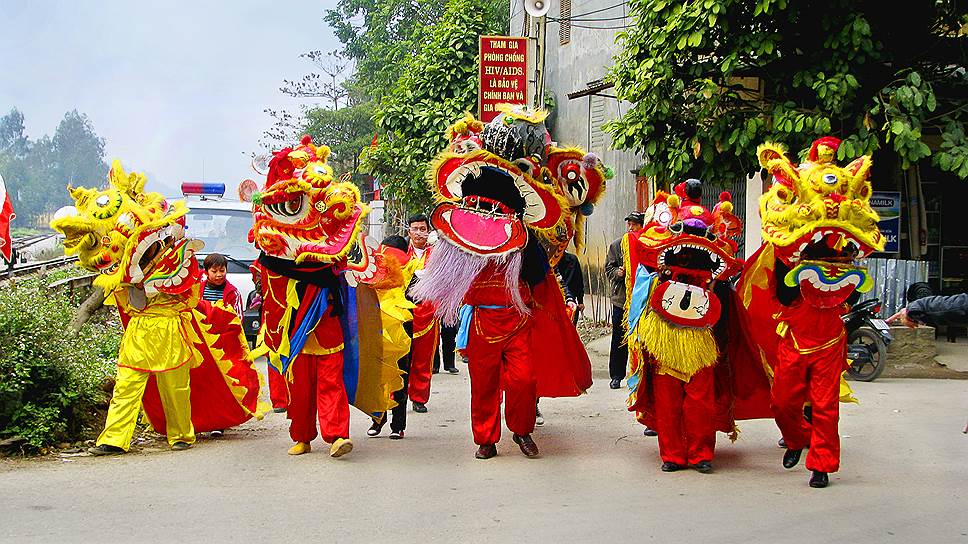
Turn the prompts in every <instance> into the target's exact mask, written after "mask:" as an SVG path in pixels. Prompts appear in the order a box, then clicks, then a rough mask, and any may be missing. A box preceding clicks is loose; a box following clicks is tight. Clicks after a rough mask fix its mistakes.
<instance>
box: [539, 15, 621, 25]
mask: <svg viewBox="0 0 968 544" xmlns="http://www.w3.org/2000/svg"><path fill="white" fill-rule="evenodd" d="M628 18H629V16H628V15H622V16H620V17H589V18H587V19H579V18H577V17H548V20H549V21H555V22H561V21H573V22H577V23H589V22H592V21H617V20H619V19H628Z"/></svg>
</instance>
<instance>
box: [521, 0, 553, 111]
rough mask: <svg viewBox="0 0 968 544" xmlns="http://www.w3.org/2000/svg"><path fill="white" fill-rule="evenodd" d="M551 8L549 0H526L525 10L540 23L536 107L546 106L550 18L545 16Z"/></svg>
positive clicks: (535, 71) (536, 59) (536, 55)
mask: <svg viewBox="0 0 968 544" xmlns="http://www.w3.org/2000/svg"><path fill="white" fill-rule="evenodd" d="M550 9H551V6H550V5H549V4H548V0H524V11H526V12H527V13H528V15H530V16H532V17H534V18H535V19H537V23H538V36H537V44H536V45H535V63H534V87H535V89H534V107H535V108H536V109H540V108H543V107H544V72H545V69H544V67H545V43H546V42H547V35H548V18H547V17H545V16H546V15H547V14H548V10H550Z"/></svg>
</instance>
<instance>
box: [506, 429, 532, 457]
mask: <svg viewBox="0 0 968 544" xmlns="http://www.w3.org/2000/svg"><path fill="white" fill-rule="evenodd" d="M511 439H512V440H514V443H515V444H517V445H518V447H519V448H521V453H523V454H524V455H525V456H527V457H537V456H538V445H537V444H535V443H534V440H532V439H531V435H530V434H526V435H524V436H521V435H517V434H515V435H512V436H511Z"/></svg>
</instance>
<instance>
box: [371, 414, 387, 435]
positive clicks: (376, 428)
mask: <svg viewBox="0 0 968 544" xmlns="http://www.w3.org/2000/svg"><path fill="white" fill-rule="evenodd" d="M386 422H387V420H386V418H385V417H384V418H383V419H381V420H380V421H374V422H373V425H370V428H369V429H367V430H366V436H376V435H378V434H380V431H382V430H383V426H384V425H386Z"/></svg>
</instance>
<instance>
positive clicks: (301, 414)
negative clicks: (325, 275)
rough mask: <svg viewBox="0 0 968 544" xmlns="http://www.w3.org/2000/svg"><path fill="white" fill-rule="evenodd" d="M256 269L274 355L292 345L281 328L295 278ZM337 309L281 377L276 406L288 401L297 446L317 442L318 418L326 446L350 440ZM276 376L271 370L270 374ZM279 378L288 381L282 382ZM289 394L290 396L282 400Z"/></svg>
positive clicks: (325, 316)
mask: <svg viewBox="0 0 968 544" xmlns="http://www.w3.org/2000/svg"><path fill="white" fill-rule="evenodd" d="M257 265H258V266H259V267H260V273H261V277H262V290H263V301H262V315H263V319H264V322H265V327H266V328H265V332H264V341H265V344H266V346H267V347H268V348H269V349H270V350H271V352H275V353H278V352H280V351H282V343H283V342H284V341H287V340H284V335H285V334H287V332H288V331H284V330H283V329H282V323H284V322H285V321H284V318H285V315H286V313H287V312H289V311H290V310H291V309H290V308H289V307H288V305H287V302H286V293H287V292H288V289H289V283H290V282H294V281H296V280H293V279H291V278H289V277H287V276H283V275H280V274H278V273H276V272H273V271H271V270H269V269H267V268H265V267H264V266H262V265H261V264H258V263H257ZM300 311H302V309H301V308H300V309H297V310H296V312H297V314H298V313H299V312H300ZM332 311H333V310H332V306H330V307H329V308H328V309H327V310H326V313H324V314H323V316H322V318H321V319H320V320H319V323H318V324H317V325H316V327H315V329H313V331H312V333H310V336H309V339H308V340H307V342H306V345H305V347H303V349H302V352H301V353H300V354H299V355H298V356H297V357H296V358H295V359H294V360H293V361H291V362H290V367H289V368H290V371H289V372H288V373H287V374H288V375H287V376H281V375H278V373H277V379H276V383H275V388H276V394H277V395H280V397H278V398H274V399H273V404H275V402H276V401H279V400H281V399H283V398H288V406H287V408H288V410H287V417H288V418H289V420H290V424H289V435H290V436H291V437H292V440H293V441H294V442H310V441H311V440H312V439H314V438H315V437H316V436H317V433H316V420H317V419H318V421H319V430H320V432H319V434H321V435H322V437H323V440H325V441H326V442H327V443H332V442H333V441H335V440H336V439H337V438H348V437H349V422H350V411H349V402H348V399H347V396H346V386H345V384H344V382H343V354H342V351H343V331H342V328H341V327H340V323H339V319H338V318H337V317H335V316H333V315H332ZM273 372H275V370H273V369H270V370H269V373H270V376H271V374H272V373H273ZM270 379H271V378H270ZM279 380H283V382H282V383H281V384H280V383H279ZM287 382H288V383H287ZM270 384H271V382H270ZM270 386H271V385H270ZM284 393H287V394H288V395H287V396H283V394H284Z"/></svg>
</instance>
